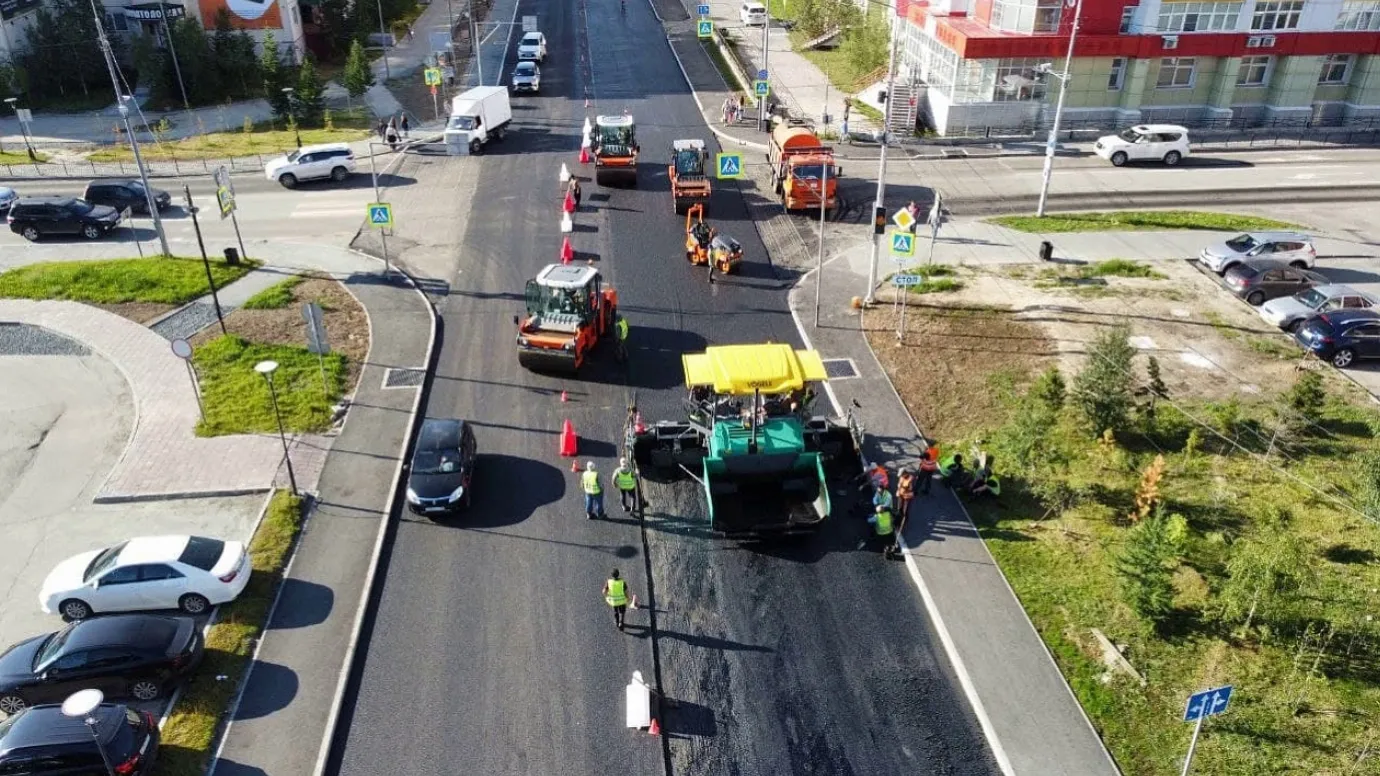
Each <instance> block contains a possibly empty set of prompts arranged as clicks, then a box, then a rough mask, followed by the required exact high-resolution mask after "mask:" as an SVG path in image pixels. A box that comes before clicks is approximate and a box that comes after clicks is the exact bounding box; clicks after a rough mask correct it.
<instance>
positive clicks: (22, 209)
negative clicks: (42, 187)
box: [7, 197, 120, 242]
mask: <svg viewBox="0 0 1380 776" xmlns="http://www.w3.org/2000/svg"><path fill="white" fill-rule="evenodd" d="M7 220H8V221H9V224H10V231H11V232H14V233H15V234H17V235H21V236H22V237H23V238H24V239H25V240H29V241H30V242H32V241H34V240H37V239H39V238H40V237H49V236H52V235H55V234H56V235H81V236H82V237H85V238H86V239H88V240H96V239H99V238H100V237H101V236H102V235H105V234H108V233H109V232H110V230H111V229H114V228H115V227H117V226H119V225H120V211H118V210H116V209H115V208H113V207H106V206H105V205H93V204H91V203H89V202H86V201H84V200H80V199H74V198H72V197H20V198H19V199H17V200H15V201H14V202H13V203H12V204H11V205H10V214H9V216H8V218H7Z"/></svg>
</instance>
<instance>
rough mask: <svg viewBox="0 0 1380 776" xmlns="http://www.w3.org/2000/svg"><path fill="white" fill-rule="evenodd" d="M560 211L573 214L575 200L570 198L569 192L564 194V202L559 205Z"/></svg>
mask: <svg viewBox="0 0 1380 776" xmlns="http://www.w3.org/2000/svg"><path fill="white" fill-rule="evenodd" d="M561 210H564V211H565V212H567V213H574V212H575V198H574V197H572V196H570V192H568V191H567V192H566V193H565V201H564V202H562V203H561Z"/></svg>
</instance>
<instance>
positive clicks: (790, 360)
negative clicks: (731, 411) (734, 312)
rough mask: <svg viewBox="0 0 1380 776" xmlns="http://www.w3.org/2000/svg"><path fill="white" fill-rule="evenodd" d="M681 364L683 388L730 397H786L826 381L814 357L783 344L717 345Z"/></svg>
mask: <svg viewBox="0 0 1380 776" xmlns="http://www.w3.org/2000/svg"><path fill="white" fill-rule="evenodd" d="M681 360H682V361H683V362H684V364H685V385H686V386H687V387H689V388H696V387H701V386H705V387H709V388H713V389H714V392H715V393H719V394H726V395H733V396H743V395H748V396H750V395H752V393H753V392H754V391H761V392H762V393H764V394H782V393H789V392H790V391H798V390H800V389H801V388H803V387H804V386H805V383H810V382H819V381H823V380H828V379H829V375H828V374H827V373H826V372H825V371H824V361H823V360H822V359H821V358H820V357H819V354H818V353H816V352H815V351H813V350H796V349H794V348H792V347H791V346H790V345H785V344H776V343H772V344H767V345H719V346H715V347H711V348H707V349H706V350H705V352H703V353H688V354H686V355H684V356H681Z"/></svg>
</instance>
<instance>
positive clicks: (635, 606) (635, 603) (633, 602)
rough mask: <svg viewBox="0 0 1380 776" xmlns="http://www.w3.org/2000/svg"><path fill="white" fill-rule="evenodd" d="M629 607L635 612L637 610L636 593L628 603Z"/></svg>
mask: <svg viewBox="0 0 1380 776" xmlns="http://www.w3.org/2000/svg"><path fill="white" fill-rule="evenodd" d="M628 608H629V609H632V610H633V611H634V612H635V611H637V596H636V595H633V597H632V603H630V604H628Z"/></svg>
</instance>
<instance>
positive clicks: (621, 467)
mask: <svg viewBox="0 0 1380 776" xmlns="http://www.w3.org/2000/svg"><path fill="white" fill-rule="evenodd" d="M613 487H615V488H617V489H618V503H619V504H621V505H622V506H623V511H624V512H631V511H633V510H634V509H637V475H635V474H633V470H632V467H631V466H629V465H628V459H627V458H619V459H618V468H617V469H615V470H614V472H613Z"/></svg>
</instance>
